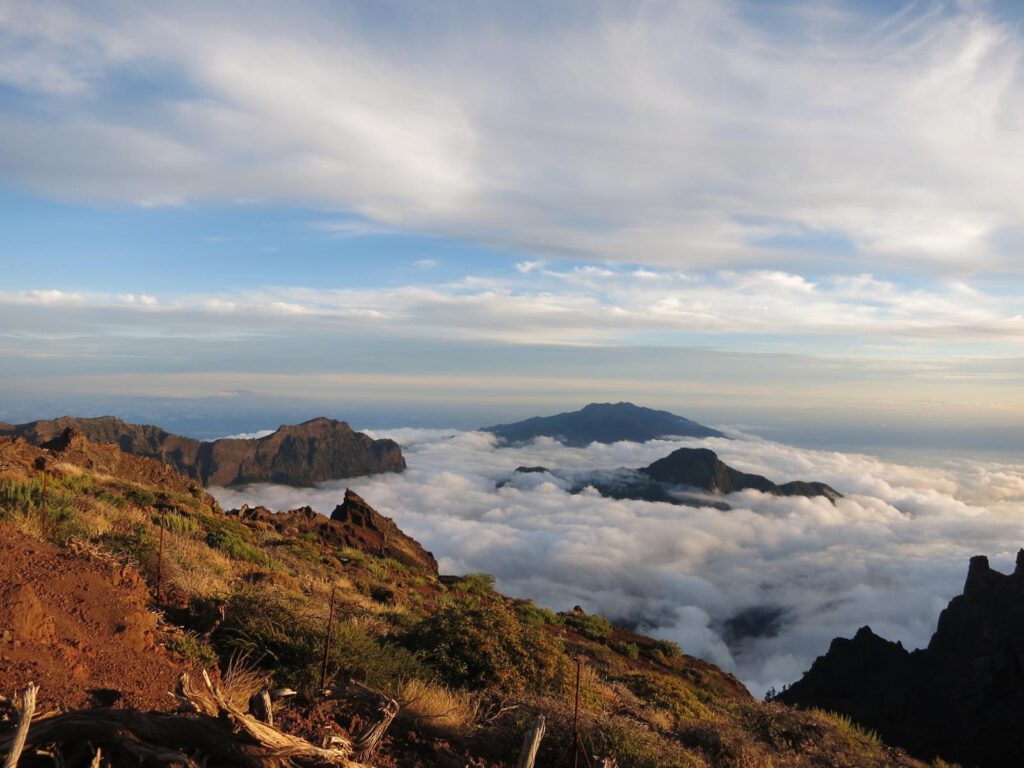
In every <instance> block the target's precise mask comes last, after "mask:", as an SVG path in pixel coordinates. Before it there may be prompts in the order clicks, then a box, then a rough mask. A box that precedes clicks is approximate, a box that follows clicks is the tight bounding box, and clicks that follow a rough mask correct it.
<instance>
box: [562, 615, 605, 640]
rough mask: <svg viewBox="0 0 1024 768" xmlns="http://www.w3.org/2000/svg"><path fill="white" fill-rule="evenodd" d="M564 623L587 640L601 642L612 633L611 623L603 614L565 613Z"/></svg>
mask: <svg viewBox="0 0 1024 768" xmlns="http://www.w3.org/2000/svg"><path fill="white" fill-rule="evenodd" d="M564 618H565V623H566V624H567V625H569V626H570V627H572V628H573V629H575V630H576V631H577V632H579V633H580V634H581V635H583V636H584V637H585V638H587V639H589V640H595V641H597V642H599V643H603V642H604V641H605V640H607V639H608V638H609V637H611V635H612V623H611V622H610V621H608V619H606V618H604V616H588V615H587V614H579V613H567V614H565V615H564Z"/></svg>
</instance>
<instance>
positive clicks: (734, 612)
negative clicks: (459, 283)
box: [211, 429, 1024, 695]
mask: <svg viewBox="0 0 1024 768" xmlns="http://www.w3.org/2000/svg"><path fill="white" fill-rule="evenodd" d="M731 434H732V435H733V436H734V439H731V440H728V439H723V438H711V439H706V440H694V439H678V440H653V441H650V442H647V443H643V444H638V443H628V442H622V443H616V444H613V445H599V444H592V445H590V446H588V447H586V448H568V447H565V446H563V445H561V444H559V443H558V442H556V441H554V440H551V439H547V438H540V439H538V440H536V441H535V442H533V443H532V444H530V445H526V446H522V447H502V446H501V445H500V444H499V442H498V441H497V440H496V438H495V437H494V436H492V435H490V434H486V433H481V432H459V431H453V430H419V429H399V430H390V431H388V432H387V433H386V436H388V437H392V438H394V439H396V440H398V441H399V442H400V443H401V444H402V446H403V451H404V453H405V456H406V459H407V461H408V465H409V468H408V470H407V471H406V472H404V473H402V474H388V475H380V476H375V477H360V478H352V479H349V480H342V481H335V482H328V483H322V484H320V485H318V486H317V487H315V488H292V487H288V486H282V485H269V484H260V485H251V486H248V487H244V488H230V489H228V488H214V489H211V490H212V492H213V494H214V495H215V496H216V497H217V499H218V500H219V501H220V503H221V504H222V505H224V506H225V507H237V506H240V505H241V504H242V503H249V504H263V505H265V506H267V507H270V508H271V509H274V510H284V509H291V508H294V507H298V506H303V505H306V504H308V505H310V506H312V507H314V508H315V509H317V510H319V511H320V512H323V513H327V514H329V513H330V512H331V510H332V509H333V508H334V507H335V505H336V504H338V503H340V501H341V498H342V495H343V493H344V489H345V488H346V487H352V488H353V490H355V491H357V492H358V493H359V494H361V495H362V496H363V497H364V498H365V499H366V500H367V501H368V502H369V503H370V504H371V505H372V506H374V507H375V508H376V509H377V510H379V511H380V512H382V513H383V514H386V515H388V516H390V517H392V518H394V519H395V521H396V522H397V523H398V525H399V526H400V527H401V528H402V529H403V530H404V531H405V532H406V533H408V534H409V535H411V536H412V537H414V538H415V539H417V540H418V541H420V542H421V543H422V544H423V545H424V546H425V547H426V548H427V549H430V550H431V551H433V553H434V554H435V555H436V556H437V558H438V560H439V562H440V565H441V571H442V573H465V572H472V571H486V572H488V573H492V574H494V576H495V577H496V579H497V586H498V588H499V589H500V590H501V591H503V592H505V593H507V594H510V595H516V596H520V597H529V598H533V599H534V600H536V601H537V602H538V603H540V604H543V605H547V606H550V607H552V608H555V609H556V610H565V609H569V608H571V607H573V606H574V605H581V606H582V607H583V608H584V609H585V610H587V611H588V612H592V613H601V614H603V615H605V616H608V617H609V618H612V619H613V620H616V621H618V622H621V623H626V624H629V625H633V626H636V627H637V628H638V629H639V630H640V631H642V632H645V633H648V634H651V635H653V636H656V637H662V638H667V639H671V640H674V641H676V642H678V643H679V644H680V645H681V646H682V647H683V649H684V650H685V651H686V652H687V653H691V654H693V655H696V656H700V657H702V658H705V659H707V660H709V661H712V662H714V663H715V664H718V665H719V666H721V667H722V668H723V669H726V670H728V671H731V672H735V673H736V674H737V675H738V676H739V677H740V679H742V680H743V682H744V683H746V685H747V686H748V687H749V688H750V690H751V691H752V692H753V693H754V694H755V695H761V694H763V693H764V692H765V691H766V690H767V689H769V688H770V687H775V688H780V687H781V686H782V685H783V684H786V683H792V682H793V681H795V680H797V679H798V678H799V677H800V675H801V674H802V673H803V672H804V671H805V670H806V669H807V668H808V667H809V666H810V664H811V662H812V661H813V660H814V658H815V657H816V656H818V655H821V654H822V653H824V652H825V651H826V650H827V649H828V645H829V642H830V641H831V640H832V638H834V637H837V636H847V637H848V636H851V635H852V634H853V633H854V632H855V631H856V630H857V628H858V627H860V626H863V625H865V624H867V625H870V626H871V627H872V629H874V630H875V631H876V632H877V633H879V634H881V635H883V636H884V637H888V638H890V639H892V640H899V641H901V642H902V643H903V644H904V645H905V646H907V647H909V648H916V647H921V646H923V645H926V644H927V642H928V640H929V638H930V636H931V634H932V632H933V631H934V629H935V625H936V620H937V618H938V614H939V612H940V611H941V610H942V608H944V607H945V605H946V603H947V602H948V601H949V599H950V598H952V597H953V596H954V595H956V594H959V593H960V591H961V589H962V587H963V581H964V577H965V575H966V570H967V561H968V558H969V557H971V556H972V555H975V554H986V555H988V556H989V558H990V561H991V562H992V565H993V567H996V568H998V569H1001V570H1004V571H1006V570H1009V569H1012V567H1013V560H1014V557H1015V555H1016V552H1017V550H1018V549H1019V548H1020V547H1022V546H1024V463H1014V464H1010V463H995V462H991V461H985V462H981V461H976V460H970V459H962V460H945V461H942V462H941V463H936V465H934V466H911V465H908V464H896V463H890V462H886V461H883V460H881V459H878V458H875V457H872V456H868V455H864V454H851V453H836V452H826V451H813V450H805V449H800V448H794V447H791V446H787V445H783V444H779V443H773V442H768V441H765V440H762V439H759V438H756V437H752V436H749V435H745V434H742V433H739V432H731ZM376 436H384V435H383V434H378V435H376ZM682 446H706V447H709V448H711V449H713V450H715V451H716V452H718V454H719V456H720V457H721V458H722V459H723V460H724V461H725V462H727V463H728V464H730V465H732V466H734V467H736V468H737V469H740V470H743V471H746V472H756V473H759V474H763V475H766V476H767V477H769V478H771V479H772V480H775V481H776V482H784V481H787V480H796V479H802V480H819V481H823V482H825V483H828V484H829V485H831V486H833V487H834V488H836V489H837V490H839V491H840V492H841V493H843V494H844V496H845V498H843V499H840V500H839V501H838V502H837V503H836V504H835V505H833V504H832V503H831V502H829V501H828V500H827V499H825V498H780V497H773V496H768V495H764V494H761V493H758V492H755V491H744V492H742V493H737V494H733V495H731V496H729V497H728V501H729V503H730V504H731V505H732V506H733V509H731V510H729V511H721V510H718V509H714V508H711V507H685V506H674V505H669V504H662V503H651V502H644V501H631V500H623V501H616V500H613V499H607V498H603V497H601V496H600V495H598V494H597V493H596V492H590V491H584V492H583V493H580V494H577V495H572V494H570V493H568V491H567V485H568V483H567V482H566V481H562V480H559V479H558V478H555V477H552V476H551V475H548V474H543V473H540V474H529V475H519V476H517V477H516V478H515V479H514V480H513V481H512V482H511V483H509V484H507V485H505V486H504V487H502V488H496V485H497V483H499V482H501V481H502V480H507V479H508V478H509V476H510V474H511V473H512V472H513V470H514V469H515V468H516V467H518V466H521V465H528V466H532V465H542V466H546V467H549V468H559V469H566V470H591V469H613V468H616V467H642V466H646V465H647V464H649V463H651V462H652V461H654V460H655V459H658V458H661V457H663V456H666V455H667V454H669V453H670V452H671V451H673V450H675V449H676V448H678V447H682Z"/></svg>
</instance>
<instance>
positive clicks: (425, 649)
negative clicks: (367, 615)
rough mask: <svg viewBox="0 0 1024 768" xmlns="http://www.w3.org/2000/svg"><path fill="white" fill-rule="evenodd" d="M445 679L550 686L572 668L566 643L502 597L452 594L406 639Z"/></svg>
mask: <svg viewBox="0 0 1024 768" xmlns="http://www.w3.org/2000/svg"><path fill="white" fill-rule="evenodd" d="M404 642H405V643H406V644H407V645H408V646H409V647H410V648H412V649H413V650H418V651H421V652H422V654H423V658H424V659H425V660H426V661H427V662H428V663H429V664H430V665H431V666H433V667H434V668H435V669H437V670H438V671H439V672H440V673H441V675H442V676H443V677H444V678H445V680H446V681H447V682H448V683H450V684H452V685H457V686H465V687H468V688H473V689H482V688H486V687H494V688H496V689H499V690H502V691H505V692H521V691H523V690H526V689H528V688H529V689H533V690H538V689H545V688H550V687H552V686H554V685H555V684H558V683H560V682H561V681H562V679H563V678H564V675H565V670H566V667H567V664H566V660H565V656H564V654H563V652H562V649H561V647H560V644H559V643H557V642H556V641H555V640H554V639H553V638H551V637H550V636H549V635H548V634H547V633H546V632H545V630H544V629H543V627H538V626H531V625H527V624H524V623H523V622H522V621H520V619H519V617H518V616H517V615H516V613H515V612H514V611H513V610H512V609H510V608H509V607H508V606H506V605H505V604H504V603H502V602H500V601H481V600H478V599H476V598H474V597H472V596H469V595H459V596H452V597H451V598H449V599H447V600H445V601H443V602H442V603H441V604H440V605H439V606H438V608H437V610H436V611H435V612H434V613H433V614H432V615H430V616H427V617H426V618H424V619H422V620H421V621H419V622H417V623H416V624H415V625H414V626H413V627H412V628H411V629H410V630H409V632H408V633H406V635H405V637H404Z"/></svg>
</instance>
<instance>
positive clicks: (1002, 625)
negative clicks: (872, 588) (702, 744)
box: [778, 550, 1024, 768]
mask: <svg viewBox="0 0 1024 768" xmlns="http://www.w3.org/2000/svg"><path fill="white" fill-rule="evenodd" d="M778 698H779V700H781V701H783V702H786V703H789V704H796V705H799V706H803V707H811V706H813V707H823V708H827V709H829V710H834V711H836V712H841V713H844V714H847V715H849V716H850V717H851V718H853V719H854V720H855V721H856V722H858V723H861V724H862V725H864V726H865V727H868V728H873V729H875V730H877V731H878V733H879V734H881V736H882V737H883V738H884V739H885V740H886V741H888V742H890V743H893V744H898V745H900V746H902V747H904V748H906V749H907V750H908V751H910V752H912V753H914V754H917V755H919V756H921V757H924V758H932V757H935V756H939V757H941V758H943V759H945V760H948V761H951V762H958V763H960V764H962V765H964V766H979V767H980V768H1010V766H1020V765H1024V729H1021V722H1024V550H1021V551H1020V553H1019V554H1018V555H1017V564H1016V569H1015V570H1014V572H1013V573H1011V574H1002V573H999V572H997V571H994V570H992V569H991V568H990V567H989V564H988V559H987V558H985V557H981V556H979V557H974V558H972V559H971V563H970V568H969V569H968V573H967V581H966V583H965V584H964V591H963V594H962V595H959V596H958V597H955V598H953V600H952V601H951V602H950V603H949V605H948V607H946V609H945V610H943V611H942V613H941V615H940V616H939V622H938V628H937V629H936V631H935V634H934V635H933V636H932V639H931V642H930V643H929V644H928V647H927V648H924V649H921V650H917V651H914V652H908V651H907V650H906V649H905V648H903V646H902V645H900V644H899V643H893V642H890V641H888V640H885V639H883V638H881V637H878V636H877V635H875V634H874V633H873V632H872V631H871V629H870V628H869V627H862V628H861V629H860V631H859V632H857V634H856V635H855V636H854V637H853V639H852V640H846V639H842V638H837V639H836V640H833V641H832V645H831V647H830V648H829V650H828V653H827V654H826V655H825V656H822V657H820V658H818V660H817V661H815V662H814V665H813V666H812V667H811V669H810V671H808V672H807V673H806V674H805V675H804V677H803V678H802V679H801V680H799V681H798V682H796V683H794V684H793V685H792V686H791V687H790V688H788V689H787V690H786V691H784V692H783V693H782V694H780V695H779V697H778Z"/></svg>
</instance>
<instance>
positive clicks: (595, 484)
mask: <svg viewBox="0 0 1024 768" xmlns="http://www.w3.org/2000/svg"><path fill="white" fill-rule="evenodd" d="M539 473H548V474H550V475H552V476H554V477H558V478H561V479H562V480H563V481H564V482H567V483H568V485H569V487H568V490H569V491H570V493H580V492H581V491H583V490H584V489H586V488H594V489H595V490H596V491H597V492H598V493H600V494H601V495H602V496H607V497H608V498H611V499H635V500H638V501H656V502H657V501H660V502H665V503H668V504H680V505H685V506H689V507H714V508H716V509H721V510H728V509H730V508H731V507H730V506H729V504H728V503H727V502H725V501H722V500H721V497H722V496H724V495H726V494H730V493H735V492H737V491H745V490H755V491H760V492H761V493H768V494H771V495H773V496H806V497H812V496H824V497H825V498H827V499H828V500H829V501H831V502H833V503H835V501H836V499H841V498H842V496H843V495H842V494H841V493H839V491H837V490H836V489H835V488H832V487H831V486H829V485H826V484H825V483H818V482H806V481H803V480H795V481H792V482H788V483H783V484H782V485H777V484H775V483H773V482H772V481H771V480H769V479H768V478H766V477H762V476H761V475H753V474H749V473H747V472H740V471H739V470H738V469H733V468H732V467H730V466H729V465H728V464H726V463H725V462H723V461H721V460H720V459H719V458H718V455H717V454H716V453H715V452H714V451H712V450H709V449H707V448H680V449H678V450H676V451H673V452H672V453H671V454H669V455H668V456H666V457H665V458H663V459H658V460H657V461H656V462H654V463H653V464H651V465H649V466H646V467H642V468H640V469H628V468H625V467H622V468H620V469H617V470H601V471H591V472H584V473H580V472H578V471H566V472H562V471H559V470H550V469H548V468H546V467H518V468H517V469H516V470H515V472H514V473H513V475H512V476H513V477H515V476H516V475H527V474H539ZM509 482H510V481H509V480H504V481H501V482H499V483H498V487H499V488H501V487H503V486H505V485H507V484H508V483H509Z"/></svg>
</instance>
